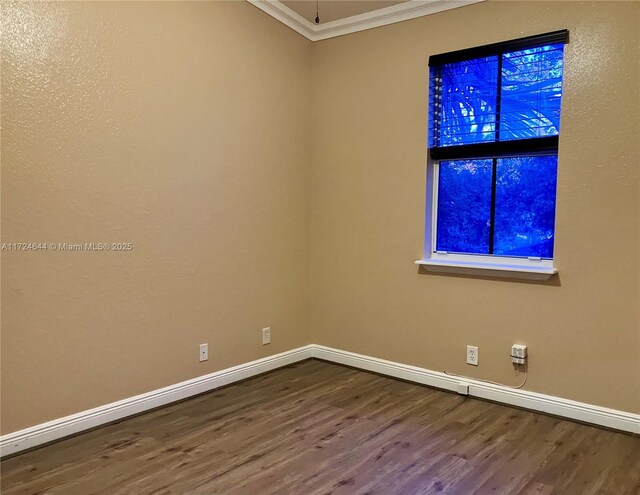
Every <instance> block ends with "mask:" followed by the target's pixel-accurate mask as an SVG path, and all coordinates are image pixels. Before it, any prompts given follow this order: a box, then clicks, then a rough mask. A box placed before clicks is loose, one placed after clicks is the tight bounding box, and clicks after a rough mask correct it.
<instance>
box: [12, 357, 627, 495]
mask: <svg viewBox="0 0 640 495" xmlns="http://www.w3.org/2000/svg"><path fill="white" fill-rule="evenodd" d="M0 468H1V469H2V476H1V480H2V494H3V495H14V494H36V493H37V494H64V495H75V494H81V495H90V494H105V495H107V494H108V495H117V494H126V495H129V494H132V495H143V494H157V495H161V494H167V495H169V494H172V495H175V494H180V495H184V494H198V495H209V494H225V495H239V494H242V495H262V494H279V495H286V494H295V495H312V494H318V495H320V494H334V495H338V494H347V495H353V494H369V495H373V494H379V495H417V494H449V495H451V494H455V495H471V494H508V495H511V494H522V495H525V494H526V495H549V494H561V495H589V494H594V495H596V494H597V495H603V494H611V495H632V494H640V486H639V484H640V438H637V437H634V436H631V435H625V434H622V433H616V432H613V431H608V430H604V429H600V428H595V427H591V426H586V425H581V424H577V423H573V422H570V421H564V420H561V419H557V418H553V417H549V416H544V415H540V414H536V413H531V412H526V411H522V410H519V409H513V408H509V407H505V406H500V405H497V404H492V403H489V402H483V401H479V400H476V399H471V398H465V397H462V396H459V395H455V394H450V393H446V392H441V391H438V390H432V389H429V388H426V387H421V386H418V385H413V384H409V383H405V382H402V381H397V380H393V379H390V378H385V377H381V376H377V375H373V374H369V373H365V372H361V371H357V370H353V369H350V368H345V367H342V366H337V365H333V364H328V363H325V362H321V361H316V360H310V361H305V362H302V363H298V364H296V365H293V366H290V367H287V368H283V369H280V370H277V371H274V372H271V373H269V374H266V375H263V376H260V377H257V378H253V379H251V380H247V381H245V382H242V383H239V384H236V385H233V386H230V387H227V388H223V389H220V390H217V391H213V392H210V393H208V394H205V395H201V396H199V397H196V398H194V399H190V400H187V401H184V402H180V403H177V404H174V405H172V406H169V407H166V408H163V409H159V410H156V411H153V412H150V413H147V414H144V415H141V416H137V417H133V418H130V419H127V420H123V421H121V422H119V423H116V424H112V425H109V426H106V427H103V428H100V429H97V430H94V431H91V432H89V433H86V434H83V435H79V436H76V437H74V438H69V439H67V440H64V441H61V442H58V443H55V444H52V445H49V446H46V447H43V448H40V449H38V450H34V451H31V452H27V453H25V454H22V455H19V456H16V457H13V458H10V459H7V460H5V461H3V462H2V463H1V465H0Z"/></svg>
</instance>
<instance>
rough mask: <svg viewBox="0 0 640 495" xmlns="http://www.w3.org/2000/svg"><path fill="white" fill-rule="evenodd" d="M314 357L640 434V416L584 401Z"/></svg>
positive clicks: (340, 356)
mask: <svg viewBox="0 0 640 495" xmlns="http://www.w3.org/2000/svg"><path fill="white" fill-rule="evenodd" d="M312 354H313V357H315V358H318V359H324V360H326V361H331V362H334V363H340V364H345V365H347V366H353V367H354V368H359V369H363V370H368V371H373V372H375V373H380V374H382V375H387V376H392V377H395V378H401V379H403V380H408V381H411V382H415V383H421V384H423V385H429V386H431V387H437V388H441V389H444V390H450V391H452V392H456V391H457V387H458V384H459V383H460V382H464V383H467V384H469V395H470V396H474V397H479V398H482V399H488V400H492V401H495V402H500V403H502V404H508V405H511V406H516V407H522V408H525V409H530V410H532V411H539V412H543V413H547V414H553V415H555V416H561V417H564V418H568V419H574V420H576V421H582V422H585V423H591V424H594V425H599V426H605V427H607V428H614V429H616V430H620V431H626V432H630V433H635V434H640V414H633V413H628V412H624V411H617V410H615V409H608V408H606V407H600V406H593V405H591V404H585V403H583V402H577V401H573V400H569V399H563V398H561V397H554V396H551V395H544V394H539V393H536V392H529V391H527V390H522V389H512V388H509V387H505V386H501V385H493V384H491V383H486V382H482V381H479V380H474V379H471V378H460V377H455V376H450V375H446V374H444V373H441V372H438V371H431V370H428V369H424V368H418V367H417V366H410V365H407V364H401V363H395V362H393V361H386V360H384V359H379V358H374V357H370V356H363V355H362V354H356V353H353V352H347V351H341V350H339V349H333V348H331V347H325V346H322V345H314V346H313V351H312Z"/></svg>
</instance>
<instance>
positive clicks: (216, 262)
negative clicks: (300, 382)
mask: <svg viewBox="0 0 640 495" xmlns="http://www.w3.org/2000/svg"><path fill="white" fill-rule="evenodd" d="M2 9H3V11H2V14H3V20H2V28H3V38H2V87H1V89H2V241H3V242H25V241H27V242H28V241H32V242H55V243H57V242H71V243H75V242H132V243H133V246H134V249H133V251H132V252H129V253H114V252H109V253H95V252H94V253H90V252H80V253H73V252H66V253H61V252H51V251H47V252H27V253H25V252H20V253H16V252H4V253H3V254H2V411H1V412H2V432H3V433H8V432H11V431H14V430H17V429H21V428H24V427H27V426H31V425H33V424H37V423H40V422H43V421H47V420H50V419H53V418H58V417H60V416H64V415H66V414H70V413H74V412H78V411H81V410H84V409H87V408H90V407H94V406H97V405H101V404H105V403H108V402H111V401H114V400H118V399H122V398H125V397H128V396H131V395H134V394H137V393H141V392H146V391H149V390H152V389H154V388H157V387H161V386H164V385H168V384H172V383H175V382H178V381H180V380H184V379H188V378H191V377H194V376H199V375H202V374H205V373H208V372H211V371H214V370H217V369H221V368H225V367H228V366H231V365H234V364H238V363H242V362H246V361H249V360H251V359H255V358H258V357H261V356H265V355H268V354H271V353H275V352H280V351H283V350H286V349H290V348H293V347H296V346H299V345H304V344H307V343H310V342H311V341H315V342H318V343H322V344H327V345H331V346H336V347H340V348H344V349H348V350H353V351H356V352H361V353H366V354H370V355H374V356H379V357H383V358H387V359H393V360H397V361H401V362H405V363H410V364H416V365H420V366H424V367H427V368H431V369H437V370H440V369H447V370H450V371H453V372H462V373H467V374H470V375H473V376H478V377H482V378H488V379H493V380H499V381H502V382H506V383H515V382H516V381H517V377H515V376H513V372H512V369H511V366H510V364H509V362H508V359H507V357H506V354H507V352H508V350H509V346H510V344H511V343H513V342H516V341H517V342H524V343H527V344H528V345H529V346H530V351H531V368H530V371H531V376H530V380H529V383H528V384H527V388H528V389H530V390H535V391H540V392H544V393H548V394H553V395H558V396H562V397H569V398H573V399H577V400H581V401H585V402H590V403H594V404H601V405H604V406H609V407H613V408H618V409H623V410H628V411H635V412H638V411H640V404H639V402H640V383H639V382H640V323H639V313H638V300H639V298H640V294H639V288H638V285H639V276H638V274H639V273H640V264H639V259H638V258H639V252H640V245H639V236H638V230H639V224H638V217H639V213H640V206H639V192H638V186H639V182H640V181H639V178H638V169H639V160H640V157H639V150H638V148H639V147H640V143H639V142H638V136H639V132H640V130H639V129H638V122H639V120H640V108H639V106H640V98H638V97H639V96H640V94H639V93H640V89H639V88H640V86H639V84H640V75H639V74H638V59H639V58H638V57H639V55H640V53H639V47H638V44H639V39H638V33H637V32H636V30H635V28H636V27H637V25H638V23H639V22H640V9H639V5H638V4H637V3H636V4H631V3H620V4H617V3H612V2H607V3H604V2H603V3H594V4H585V5H579V4H576V3H560V2H558V3H553V4H544V3H535V4H533V3H526V2H500V3H495V2H487V3H484V4H480V5H475V6H472V7H468V8H464V9H459V10H454V11H450V12H445V13H441V14H437V15H434V16H429V17H425V18H421V19H416V20H412V21H408V22H404V23H401V24H397V25H393V26H387V27H383V28H380V29H376V30H372V31H367V32H362V33H356V34H353V35H349V36H344V37H341V38H337V39H333V40H327V41H322V42H319V43H316V44H314V45H312V44H311V43H310V42H308V41H307V40H305V39H304V38H302V37H301V36H299V35H297V34H296V33H294V32H293V31H291V30H290V29H289V28H287V27H285V26H283V25H282V24H280V23H278V22H277V21H276V20H274V19H272V18H270V17H268V16H267V15H265V14H264V13H262V12H260V11H259V10H258V9H255V8H253V7H251V6H250V5H248V4H247V3H245V2H183V3H173V2H132V3H129V2H97V3H89V2H69V3H57V4H53V3H39V4H35V3H19V4H10V3H3V7H2ZM559 28H569V29H570V30H571V43H570V44H569V45H568V46H567V55H566V61H567V70H566V74H565V89H566V92H565V97H564V107H563V120H562V136H561V144H560V148H561V149H560V155H561V156H560V170H559V193H558V229H557V242H556V252H557V258H558V266H559V268H560V277H559V278H558V279H556V280H554V281H552V282H551V283H549V284H531V283H523V282H514V281H501V280H495V279H479V278H465V277H457V276H443V275H433V274H426V273H419V272H418V271H417V269H416V268H415V266H414V265H413V261H414V260H415V259H417V258H419V257H420V256H421V254H422V253H421V246H422V245H423V223H424V204H425V200H426V198H425V190H424V177H425V141H426V120H427V67H426V62H427V58H428V56H429V55H430V54H432V53H440V52H445V51H449V50H453V49H457V48H463V47H467V46H473V45H478V44H483V43H488V42H492V41H498V40H504V39H509V38H513V37H518V36H522V35H528V34H535V33H539V32H544V31H549V30H553V29H559ZM612 74H613V76H612ZM312 77H313V84H312ZM312 138H313V141H312ZM309 253H311V260H310V259H309ZM266 324H270V325H271V326H272V329H273V343H272V344H271V346H268V347H262V346H260V335H259V332H260V328H262V327H263V326H264V325H266ZM310 328H311V329H312V332H313V333H312V332H311V331H310ZM201 342H209V344H210V360H209V361H208V362H207V363H202V364H201V363H198V361H197V346H198V344H200V343H201ZM465 344H474V345H478V346H480V366H479V367H478V368H472V367H467V366H465V365H464V345H465ZM575 344H579V345H580V347H579V348H578V349H577V350H576V351H573V350H572V349H574V347H573V346H574V345H575Z"/></svg>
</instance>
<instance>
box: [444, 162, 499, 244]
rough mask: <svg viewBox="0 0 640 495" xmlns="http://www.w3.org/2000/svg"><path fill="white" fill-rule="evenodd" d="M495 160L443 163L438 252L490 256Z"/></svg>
mask: <svg viewBox="0 0 640 495" xmlns="http://www.w3.org/2000/svg"><path fill="white" fill-rule="evenodd" d="M492 168H493V161H492V160H457V161H446V162H440V167H439V173H438V218H437V225H438V232H437V242H436V250H437V251H448V252H454V253H474V254H488V253H489V222H490V219H491V175H492Z"/></svg>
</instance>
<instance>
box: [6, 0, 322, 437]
mask: <svg viewBox="0 0 640 495" xmlns="http://www.w3.org/2000/svg"><path fill="white" fill-rule="evenodd" d="M2 17H3V19H2V29H3V39H2V241H3V242H71V243H75V242H132V243H133V246H134V249H133V251H132V252H130V253H114V252H109V253H95V252H94V253H89V252H76V253H73V252H71V253H69V252H68V253H61V252H56V253H54V252H50V251H48V252H20V253H15V252H9V253H8V252H4V253H3V255H2V432H3V433H8V432H11V431H14V430H17V429H21V428H24V427H27V426H31V425H33V424H36V423H40V422H43V421H47V420H50V419H53V418H58V417H61V416H64V415H67V414H70V413H74V412H78V411H81V410H84V409H87V408H91V407H94V406H98V405H102V404H105V403H108V402H111V401H114V400H118V399H122V398H125V397H129V396H131V395H134V394H138V393H142V392H147V391H149V390H153V389H155V388H158V387H162V386H166V385H169V384H173V383H176V382H178V381H181V380H185V379H189V378H192V377H195V376H199V375H203V374H206V373H209V372H212V371H215V370H217V369H221V368H225V367H228V366H232V365H236V364H239V363H243V362H246V361H250V360H253V359H257V358H259V357H263V356H265V355H268V354H273V353H277V352H281V351H284V350H287V349H291V348H294V347H297V346H300V345H303V344H307V343H309V341H310V333H309V326H310V325H309V280H308V271H309V270H308V251H309V231H308V228H309V202H308V193H309V151H310V136H311V133H310V115H311V111H310V97H309V88H310V74H311V67H310V62H311V43H310V42H309V41H307V40H305V39H304V38H303V37H301V36H300V35H298V34H296V33H295V32H293V31H292V30H290V29H289V28H287V27H286V26H284V25H282V24H281V23H279V22H278V21H276V20H275V19H272V18H271V17H269V16H267V15H265V14H264V13H263V12H261V11H260V10H258V9H256V8H254V7H252V6H251V5H250V4H248V3H246V2H184V3H174V2H67V3H17V4H10V3H5V2H3V4H2ZM268 324H270V325H271V327H272V344H271V345H270V346H266V347H262V346H261V336H260V329H261V328H262V327H263V326H266V325H268ZM202 342H208V343H209V346H210V350H209V356H210V357H209V361H208V362H206V363H202V364H201V363H199V362H198V345H199V344H200V343H202Z"/></svg>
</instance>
